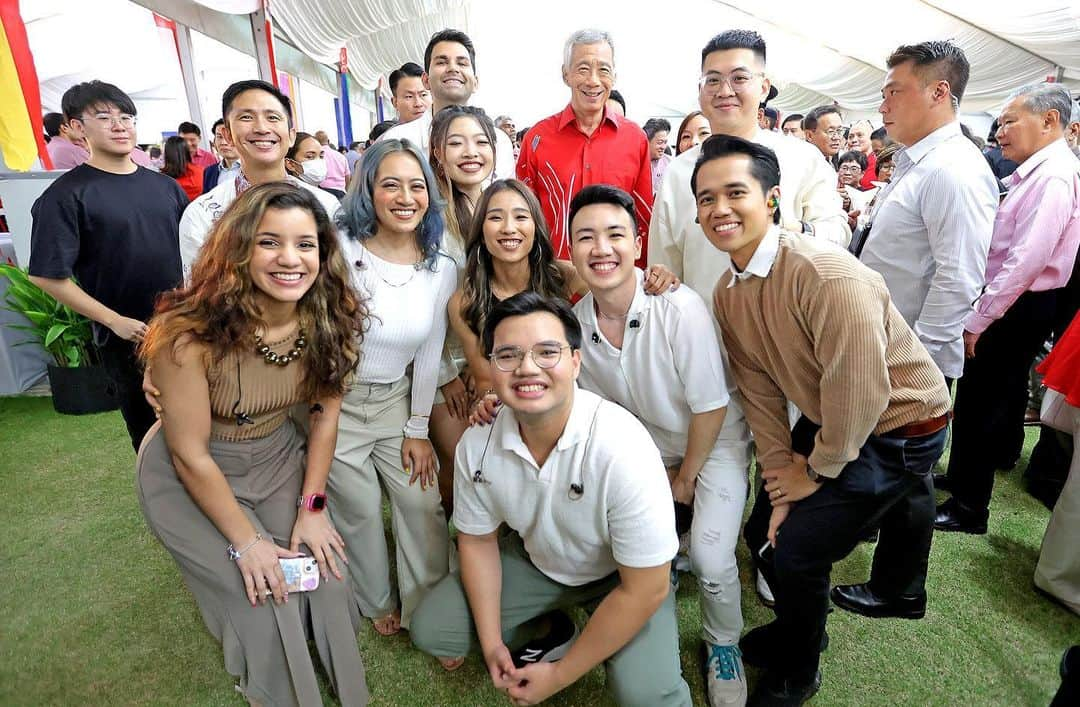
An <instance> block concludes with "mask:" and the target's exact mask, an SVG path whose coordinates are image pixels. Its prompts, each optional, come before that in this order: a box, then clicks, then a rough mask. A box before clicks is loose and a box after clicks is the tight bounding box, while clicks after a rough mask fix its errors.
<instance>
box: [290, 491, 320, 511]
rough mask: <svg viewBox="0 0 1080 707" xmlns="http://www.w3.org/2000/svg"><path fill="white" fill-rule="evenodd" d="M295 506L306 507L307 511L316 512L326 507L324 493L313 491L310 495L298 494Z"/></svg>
mask: <svg viewBox="0 0 1080 707" xmlns="http://www.w3.org/2000/svg"><path fill="white" fill-rule="evenodd" d="M296 507H297V508H306V509H308V510H309V511H314V512H315V513H318V512H319V511H321V510H323V509H324V508H326V494H325V493H313V494H311V495H310V496H300V497H299V498H297V499H296Z"/></svg>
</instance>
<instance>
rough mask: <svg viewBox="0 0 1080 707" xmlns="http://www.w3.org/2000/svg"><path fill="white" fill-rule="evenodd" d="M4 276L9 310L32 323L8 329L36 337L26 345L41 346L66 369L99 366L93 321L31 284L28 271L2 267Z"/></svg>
mask: <svg viewBox="0 0 1080 707" xmlns="http://www.w3.org/2000/svg"><path fill="white" fill-rule="evenodd" d="M0 275H3V276H4V277H6V278H7V279H8V290H7V294H6V295H5V296H4V302H5V303H6V304H7V306H6V307H5V309H7V310H8V311H11V312H15V313H17V314H21V315H22V316H24V317H26V319H27V321H29V322H30V325H29V326H27V325H22V324H9V325H8V326H10V327H11V328H12V329H18V330H19V331H25V332H27V333H29V334H30V335H31V336H32V337H33V340H31V341H25V342H22V343H24V344H31V343H35V342H37V343H39V344H41V347H42V348H43V349H45V351H46V352H47V353H48V354H49V355H50V356H52V358H53V361H54V362H55V364H56V365H57V366H60V367H62V368H78V367H79V366H90V365H93V364H94V363H96V362H97V361H96V359H95V356H94V349H93V346H91V342H92V341H93V331H92V330H91V328H90V320H89V319H87V318H86V317H84V316H82V315H81V314H79V313H77V312H75V311H74V310H73V309H71V308H70V307H68V306H66V305H63V304H60V303H59V302H57V301H56V300H55V299H53V298H52V297H51V296H49V295H48V294H46V293H45V291H44V290H42V289H41V288H40V287H38V286H37V285H35V284H34V283H33V282H31V281H30V277H29V276H28V275H27V274H26V272H25V271H24V270H21V269H20V268H18V267H16V266H14V265H11V264H6V263H0Z"/></svg>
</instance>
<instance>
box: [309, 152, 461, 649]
mask: <svg viewBox="0 0 1080 707" xmlns="http://www.w3.org/2000/svg"><path fill="white" fill-rule="evenodd" d="M358 176H359V178H358V179H357V180H355V182H354V184H353V186H352V188H351V190H350V192H349V194H348V195H347V196H346V198H345V200H344V202H343V203H342V208H341V211H340V212H339V213H338V218H337V220H338V227H339V229H340V231H341V241H342V247H343V250H344V252H345V256H346V260H347V261H348V263H349V266H350V269H351V271H352V282H353V285H354V286H355V287H356V289H357V291H358V292H359V294H360V296H361V297H362V298H363V299H364V300H365V303H366V306H367V308H368V311H369V313H370V319H369V324H368V329H367V330H366V331H365V332H364V334H363V335H364V352H363V356H361V359H360V365H359V367H358V369H357V375H356V379H355V382H354V383H353V384H352V385H351V387H350V389H349V391H348V392H347V393H346V394H345V399H344V401H343V403H342V409H341V420H340V423H339V428H338V440H337V448H336V450H335V451H334V462H333V466H332V468H331V472H330V479H329V481H328V483H327V496H328V501H329V503H328V506H329V508H330V513H331V517H332V519H333V522H334V525H335V527H336V528H337V529H338V531H339V532H340V533H341V535H342V537H343V538H344V540H345V548H346V554H347V558H348V562H349V573H350V575H351V576H352V580H353V587H354V591H355V595H356V600H357V603H358V604H359V606H360V610H361V612H362V613H363V614H364V615H365V616H367V617H370V618H371V619H372V621H373V623H374V625H375V630H376V631H378V632H379V633H380V634H382V635H384V636H388V635H391V634H394V633H397V631H398V630H400V628H401V627H402V626H404V627H406V628H408V625H409V617H410V615H411V614H412V611H413V609H414V607H415V606H416V604H417V602H418V601H419V599H420V598H421V597H422V596H423V595H424V594H425V593H426V592H427V590H428V589H430V588H431V587H432V586H434V585H435V584H436V583H437V582H438V581H439V580H440V579H442V578H443V577H444V576H445V575H446V574H447V571H448V563H449V558H448V549H449V538H448V534H447V524H446V517H445V515H444V513H443V510H442V506H441V505H440V499H439V487H438V482H437V464H436V461H435V452H434V450H433V449H432V446H431V442H430V441H428V417H429V415H430V414H431V406H432V401H433V399H434V397H435V387H436V382H437V381H436V379H437V377H438V373H439V362H440V357H441V354H442V350H443V340H444V338H445V335H446V319H447V316H446V304H447V301H448V300H449V299H450V295H451V294H453V292H454V289H455V287H456V285H457V272H456V267H455V265H454V262H453V261H452V260H451V259H450V258H448V257H446V256H444V255H440V254H439V245H440V239H441V237H442V233H443V228H444V221H443V208H444V202H443V199H442V198H441V197H440V195H439V191H438V188H437V187H436V182H435V178H434V176H433V175H432V173H431V168H430V166H429V165H428V162H427V160H426V159H424V157H423V156H422V155H421V153H420V152H419V150H418V149H417V148H416V146H415V145H413V144H412V143H410V142H408V141H407V140H382V141H379V142H377V143H375V144H374V145H372V146H371V147H370V148H369V149H368V151H367V152H366V153H365V154H364V162H363V167H362V170H361V172H360V174H359V175H358ZM410 365H411V366H412V373H411V376H410V375H409V374H408V373H407V369H408V368H409V366H410ZM384 491H385V493H386V494H387V496H388V497H389V499H390V508H391V519H392V520H391V522H392V526H393V530H394V536H395V540H396V545H397V580H398V581H397V587H398V590H399V595H400V601H399V597H398V595H396V594H395V592H394V590H393V588H392V586H391V582H390V562H389V557H388V552H387V547H386V539H385V535H384V530H383V515H382V494H383V492H384Z"/></svg>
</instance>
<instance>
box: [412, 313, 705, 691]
mask: <svg viewBox="0 0 1080 707" xmlns="http://www.w3.org/2000/svg"><path fill="white" fill-rule="evenodd" d="M483 345H484V350H485V352H487V354H488V355H489V357H490V358H491V374H492V379H493V381H494V386H495V392H496V393H498V395H499V399H500V400H502V401H503V403H504V405H503V409H502V410H501V411H500V412H499V415H498V416H497V417H496V419H495V422H494V423H492V425H491V426H489V427H472V428H470V429H469V430H468V431H466V432H465V435H464V436H463V437H462V439H461V442H460V443H459V444H458V448H457V457H456V460H455V470H454V525H455V526H456V527H457V529H458V551H459V556H460V563H461V573H460V576H458V575H450V576H448V577H447V578H446V579H445V580H443V581H442V582H441V583H439V584H438V585H436V586H435V588H434V589H433V590H432V591H431V592H430V593H429V594H428V596H427V597H426V598H425V599H424V600H423V602H421V604H420V606H419V608H418V609H417V610H416V613H415V614H414V615H413V620H412V626H411V629H410V631H411V634H412V639H413V642H414V643H415V644H416V645H417V646H418V647H419V648H420V649H421V650H423V651H425V652H427V653H431V654H432V655H435V656H439V657H444V658H446V657H458V656H463V655H465V654H466V653H467V652H469V651H471V650H476V649H477V648H479V650H480V651H481V652H482V653H483V656H484V661H485V663H486V664H487V667H488V671H489V673H490V674H491V679H492V682H493V683H494V684H495V686H496V687H497V688H499V689H500V690H505V691H507V692H508V693H509V695H510V697H511V699H513V700H514V703H515V704H535V703H537V702H540V701H542V700H544V699H547V698H548V697H550V696H551V695H553V694H554V693H556V692H558V691H559V690H561V689H563V688H565V687H567V686H568V685H570V684H572V683H574V682H575V681H577V680H578V678H580V677H581V676H582V675H584V674H585V673H586V672H588V671H589V670H591V669H592V668H593V667H595V666H596V665H598V664H600V663H602V662H603V663H605V665H606V667H607V671H608V681H609V684H610V685H611V686H612V688H613V691H614V693H615V697H616V699H617V700H618V702H619V703H620V704H623V705H642V706H643V707H644V706H645V705H650V706H654V705H660V706H663V705H680V706H681V705H689V704H690V703H691V702H690V690H689V687H688V686H687V684H686V682H685V681H684V680H683V678H682V673H681V669H680V664H679V637H678V626H677V623H676V618H675V599H674V596H673V594H672V593H671V592H670V591H669V590H670V565H671V559H672V558H673V557H674V556H675V553H676V551H677V550H678V539H677V537H676V535H675V514H674V511H673V509H672V499H671V492H670V490H669V487H668V483H667V476H666V475H665V473H664V466H663V462H662V461H661V458H660V453H659V451H658V450H657V449H656V445H654V444H653V443H652V441H651V440H650V438H649V435H648V433H647V432H646V430H645V429H644V428H643V427H642V425H641V423H640V422H638V421H637V420H636V419H634V417H633V415H631V414H630V413H628V412H627V411H625V410H623V409H622V408H620V407H619V406H618V405H615V404H613V403H610V402H606V401H604V400H602V399H601V398H599V397H598V396H596V395H594V394H592V393H589V392H587V391H583V390H580V389H578V387H577V384H576V380H577V377H578V372H579V369H580V365H581V351H580V349H581V326H580V325H579V324H578V321H577V319H576V318H575V317H574V314H573V312H572V311H571V310H570V307H569V305H567V304H566V303H565V302H563V301H561V300H550V299H545V298H543V297H541V296H539V295H537V294H535V293H532V292H523V293H521V294H518V295H515V296H514V297H511V298H509V299H507V300H504V301H502V302H500V303H499V304H498V305H496V306H495V308H494V309H493V310H492V313H491V315H490V316H489V317H488V319H487V322H486V324H485V326H484V332H483ZM503 523H506V524H507V525H508V526H509V527H510V529H511V530H512V531H514V532H513V533H511V534H509V535H508V536H506V537H504V538H503V540H502V542H500V540H499V534H498V529H499V526H500V525H501V524H503ZM466 600H467V601H466ZM575 605H584V606H585V607H586V609H588V610H592V615H591V618H590V619H589V622H588V623H587V624H586V626H585V629H584V630H583V631H582V633H581V636H580V637H579V638H578V639H577V641H576V642H574V643H573V644H572V645H571V646H570V648H569V650H568V651H567V652H566V653H565V655H564V656H562V659H561V660H559V661H558V662H555V663H551V662H538V663H530V664H527V665H525V666H524V667H521V668H518V667H515V665H514V662H513V660H512V659H511V656H510V648H518V647H520V646H521V645H523V644H525V643H527V642H529V641H530V640H532V639H534V638H535V637H536V634H537V633H540V632H542V629H541V627H539V626H538V624H539V623H543V622H545V621H546V619H545V618H544V617H545V615H546V614H547V613H548V612H550V611H551V610H552V609H558V608H566V607H571V606H575ZM470 609H471V612H470ZM538 619H539V621H538ZM552 657H554V656H552Z"/></svg>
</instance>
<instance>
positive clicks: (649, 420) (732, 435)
mask: <svg viewBox="0 0 1080 707" xmlns="http://www.w3.org/2000/svg"><path fill="white" fill-rule="evenodd" d="M635 278H636V281H637V292H636V293H635V294H634V301H633V302H632V303H631V305H630V310H629V312H628V314H627V317H626V324H625V330H624V332H623V344H622V350H619V349H617V348H615V347H614V346H612V345H611V343H610V342H608V340H607V338H606V337H605V336H604V334H603V332H601V331H600V326H599V322H598V321H597V317H596V307H595V305H594V302H595V301H594V299H593V296H592V293H589V294H587V295H585V296H584V297H583V298H581V300H580V301H579V302H578V303H577V304H576V305H575V306H574V314H576V315H577V318H578V321H580V322H581V332H582V344H581V375H580V377H579V378H578V384H579V385H580V386H581V387H583V388H585V389H586V390H591V391H593V392H595V393H597V394H598V395H601V396H603V397H604V398H607V399H608V400H612V401H614V402H617V403H618V404H619V405H622V406H623V407H624V408H626V409H627V410H629V411H630V412H631V413H633V414H634V415H635V416H636V417H637V418H638V419H639V420H641V422H643V423H644V424H645V427H646V428H647V429H648V430H649V434H650V435H651V436H652V438H653V441H654V442H655V443H656V445H657V446H658V447H659V448H660V453H661V454H662V455H663V458H664V461H665V463H668V464H671V463H677V462H679V461H681V460H682V458H683V456H685V454H686V445H687V441H688V440H687V431H688V429H689V426H690V418H691V416H692V415H695V414H697V413H702V412H709V411H710V410H716V409H718V408H722V407H724V406H728V412H727V414H726V415H725V417H724V427H723V430H722V431H721V433H720V438H719V439H723V440H729V441H730V440H738V441H745V440H747V439H749V430H748V428H747V425H746V421H745V419H744V418H743V415H742V410H741V409H739V407H738V406H732V405H730V403H731V402H732V398H731V395H730V394H729V393H730V392H731V391H732V390H733V387H734V384H733V382H732V383H729V381H728V380H727V377H726V376H725V375H724V363H723V356H722V354H721V353H720V343H719V339H718V337H717V333H716V325H715V321H714V319H713V317H712V315H711V314H710V313H709V308H708V307H707V306H706V305H705V302H704V300H702V299H701V297H700V296H698V295H697V294H696V293H695V292H694V291H693V290H691V289H690V288H689V287H680V288H679V289H677V290H675V291H674V292H665V293H663V294H661V295H655V296H650V295H646V294H645V289H644V287H643V282H644V273H643V272H642V271H641V270H639V269H635Z"/></svg>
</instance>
